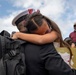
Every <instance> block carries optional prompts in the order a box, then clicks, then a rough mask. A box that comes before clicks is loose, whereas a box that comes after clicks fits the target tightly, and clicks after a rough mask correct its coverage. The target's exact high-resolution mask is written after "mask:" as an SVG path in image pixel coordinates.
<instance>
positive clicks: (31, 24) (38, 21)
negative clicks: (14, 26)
mask: <svg viewBox="0 0 76 75" xmlns="http://www.w3.org/2000/svg"><path fill="white" fill-rule="evenodd" d="M42 19H43V16H42V15H40V14H39V13H37V14H36V13H33V14H32V15H30V16H29V18H28V21H27V23H26V28H27V29H28V31H29V32H31V31H34V30H37V28H38V26H41V25H42V23H43V22H42Z"/></svg>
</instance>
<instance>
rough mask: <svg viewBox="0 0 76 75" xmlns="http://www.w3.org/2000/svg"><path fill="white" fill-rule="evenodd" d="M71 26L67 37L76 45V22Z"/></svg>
mask: <svg viewBox="0 0 76 75" xmlns="http://www.w3.org/2000/svg"><path fill="white" fill-rule="evenodd" d="M73 27H74V31H73V32H71V33H70V34H69V37H70V38H71V39H72V41H73V42H74V43H75V45H76V23H75V24H74V26H73Z"/></svg>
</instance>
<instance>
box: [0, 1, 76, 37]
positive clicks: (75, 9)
mask: <svg viewBox="0 0 76 75" xmlns="http://www.w3.org/2000/svg"><path fill="white" fill-rule="evenodd" d="M28 8H34V9H39V10H40V12H41V13H42V14H44V15H45V16H47V17H49V18H50V19H52V20H53V21H55V22H56V23H57V24H58V26H59V28H60V29H61V32H62V36H63V38H65V37H68V36H69V33H70V32H72V31H73V25H74V23H75V22H76V0H0V32H1V31H2V30H7V31H8V32H9V33H11V32H12V31H18V30H17V28H16V27H15V26H13V25H12V20H13V18H14V17H15V16H16V15H17V14H18V13H20V12H21V11H24V10H26V9H28Z"/></svg>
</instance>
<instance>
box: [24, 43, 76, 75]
mask: <svg viewBox="0 0 76 75" xmlns="http://www.w3.org/2000/svg"><path fill="white" fill-rule="evenodd" d="M25 58H26V59H25V60H26V73H27V74H26V75H76V74H74V73H75V71H74V70H72V69H71V68H70V67H69V66H68V65H67V64H66V63H65V62H64V60H63V59H62V58H61V56H60V55H59V54H58V53H57V51H56V49H55V48H54V46H53V43H50V44H45V45H41V46H39V45H34V44H31V43H30V44H29V43H28V44H26V46H25Z"/></svg>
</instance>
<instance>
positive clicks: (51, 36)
mask: <svg viewBox="0 0 76 75" xmlns="http://www.w3.org/2000/svg"><path fill="white" fill-rule="evenodd" d="M12 38H13V39H17V38H19V39H22V40H26V41H28V42H31V43H34V44H46V43H50V42H53V41H55V40H56V39H57V38H58V35H57V33H56V32H55V31H52V32H50V33H47V34H44V35H38V34H27V33H21V32H17V33H15V34H14V36H13V37H12Z"/></svg>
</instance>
